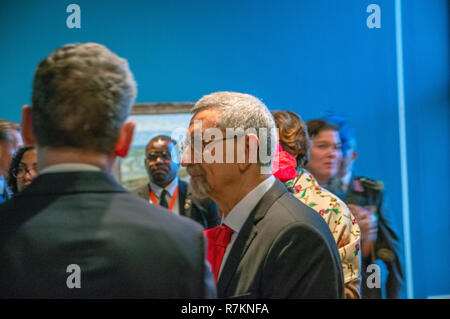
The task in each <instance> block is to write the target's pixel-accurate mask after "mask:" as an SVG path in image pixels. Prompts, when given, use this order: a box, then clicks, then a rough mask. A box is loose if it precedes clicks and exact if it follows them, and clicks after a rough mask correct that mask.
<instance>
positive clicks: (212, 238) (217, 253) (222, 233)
mask: <svg viewBox="0 0 450 319" xmlns="http://www.w3.org/2000/svg"><path fill="white" fill-rule="evenodd" d="M232 234H233V230H232V229H231V228H230V227H228V226H227V225H225V224H222V225H220V226H216V227H214V228H211V229H208V230H205V236H206V239H207V241H208V249H207V251H206V259H207V260H208V261H209V263H210V265H211V270H212V273H213V275H214V279H215V280H216V282H217V280H218V277H219V270H220V265H221V264H222V259H223V255H224V254H225V250H226V249H227V246H228V244H229V243H230V241H231V235H232Z"/></svg>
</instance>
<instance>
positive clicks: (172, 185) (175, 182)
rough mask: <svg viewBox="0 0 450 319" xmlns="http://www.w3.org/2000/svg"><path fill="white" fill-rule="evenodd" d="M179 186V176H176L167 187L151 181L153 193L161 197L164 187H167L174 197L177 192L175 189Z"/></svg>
mask: <svg viewBox="0 0 450 319" xmlns="http://www.w3.org/2000/svg"><path fill="white" fill-rule="evenodd" d="M177 186H178V177H175V178H174V179H173V180H172V181H171V182H170V183H169V185H167V186H166V187H161V186H158V185H156V184H155V183H152V182H151V181H150V189H151V190H152V191H153V193H155V195H156V197H158V198H159V197H160V196H161V192H162V191H163V189H165V190H166V191H168V192H169V194H170V197H172V195H173V193H174V192H175V190H176V189H177Z"/></svg>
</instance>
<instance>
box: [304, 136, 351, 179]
mask: <svg viewBox="0 0 450 319" xmlns="http://www.w3.org/2000/svg"><path fill="white" fill-rule="evenodd" d="M311 142H312V145H311V154H310V158H309V162H308V165H306V169H307V170H308V171H310V172H311V174H312V175H313V176H314V177H315V178H316V179H317V180H318V182H319V184H320V185H324V184H326V182H327V181H328V180H329V179H330V178H331V177H332V176H334V175H335V174H336V173H338V170H339V165H340V162H341V158H342V153H341V141H340V139H339V133H338V132H336V131H334V130H324V131H321V132H320V133H319V134H317V135H316V136H314V138H312V140H311Z"/></svg>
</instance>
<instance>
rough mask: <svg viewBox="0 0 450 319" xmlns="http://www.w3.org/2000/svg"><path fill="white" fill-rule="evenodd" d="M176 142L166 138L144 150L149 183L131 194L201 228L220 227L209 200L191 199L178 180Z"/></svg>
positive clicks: (216, 214)
mask: <svg viewBox="0 0 450 319" xmlns="http://www.w3.org/2000/svg"><path fill="white" fill-rule="evenodd" d="M175 144H176V142H175V141H174V140H172V139H171V138H170V137H169V136H166V135H158V136H155V137H154V138H152V139H151V140H150V141H149V142H148V144H147V147H146V148H145V160H144V164H145V168H146V170H147V173H148V176H149V179H150V182H149V183H148V184H147V185H145V186H142V187H139V188H138V189H136V190H133V193H134V194H136V195H138V196H140V197H142V198H143V199H145V200H146V201H148V202H150V203H152V204H154V205H161V206H164V207H166V208H168V209H169V210H170V211H171V212H173V213H175V214H178V215H181V216H185V217H189V218H191V219H193V220H195V221H197V222H198V223H200V224H201V225H202V226H203V228H205V229H209V228H212V227H215V226H217V225H219V223H220V219H219V215H218V213H217V205H216V203H214V201H212V200H211V199H209V198H205V199H199V198H197V197H195V196H193V195H192V194H191V192H190V189H189V187H188V183H186V182H185V181H182V180H180V179H179V178H178V176H177V172H178V168H179V167H180V165H179V160H178V153H177V151H176V148H175Z"/></svg>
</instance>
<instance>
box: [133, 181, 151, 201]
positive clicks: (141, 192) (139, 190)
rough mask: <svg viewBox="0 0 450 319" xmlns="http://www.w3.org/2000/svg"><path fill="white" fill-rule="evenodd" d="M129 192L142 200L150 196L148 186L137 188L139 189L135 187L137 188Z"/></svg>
mask: <svg viewBox="0 0 450 319" xmlns="http://www.w3.org/2000/svg"><path fill="white" fill-rule="evenodd" d="M129 192H130V193H131V194H134V195H137V196H139V197H142V198H147V197H149V196H150V195H149V187H148V184H145V185H142V186H139V187H137V188H133V189H130V190H129ZM146 195H147V196H146Z"/></svg>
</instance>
